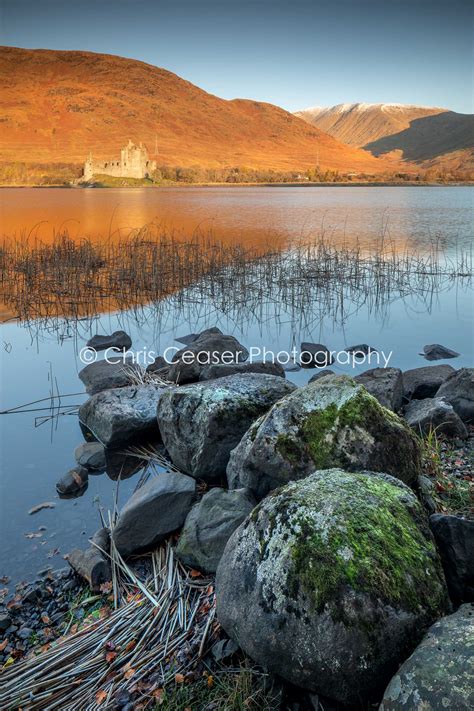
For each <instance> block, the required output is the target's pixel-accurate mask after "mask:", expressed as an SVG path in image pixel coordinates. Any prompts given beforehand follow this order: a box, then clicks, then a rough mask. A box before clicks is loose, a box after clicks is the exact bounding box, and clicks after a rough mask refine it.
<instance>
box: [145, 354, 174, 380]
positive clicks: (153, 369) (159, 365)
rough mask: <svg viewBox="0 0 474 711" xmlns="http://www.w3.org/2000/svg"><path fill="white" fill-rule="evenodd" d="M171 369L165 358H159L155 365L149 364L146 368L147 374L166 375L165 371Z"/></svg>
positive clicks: (156, 359) (154, 362)
mask: <svg viewBox="0 0 474 711" xmlns="http://www.w3.org/2000/svg"><path fill="white" fill-rule="evenodd" d="M168 368H169V363H167V361H166V359H165V358H163V356H157V357H156V358H155V360H154V361H153V363H149V364H148V365H147V367H146V372H147V373H161V374H163V375H164V373H165V371H167V370H168Z"/></svg>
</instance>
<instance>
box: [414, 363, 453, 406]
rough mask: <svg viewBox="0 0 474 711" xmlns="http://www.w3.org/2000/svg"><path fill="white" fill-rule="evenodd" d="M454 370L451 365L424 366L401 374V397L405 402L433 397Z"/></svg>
mask: <svg viewBox="0 0 474 711" xmlns="http://www.w3.org/2000/svg"><path fill="white" fill-rule="evenodd" d="M454 372H455V370H454V368H453V367H452V366H451V365H425V366H424V367H423V368H412V370H406V371H405V372H404V373H403V396H404V397H405V399H406V400H423V398H425V397H434V396H435V395H436V392H437V391H438V388H439V387H440V386H441V385H442V384H443V383H444V381H445V380H446V379H447V378H448V377H449V376H450V375H451V374H452V373H454Z"/></svg>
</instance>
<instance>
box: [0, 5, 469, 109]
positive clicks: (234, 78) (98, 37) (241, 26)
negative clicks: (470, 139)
mask: <svg viewBox="0 0 474 711" xmlns="http://www.w3.org/2000/svg"><path fill="white" fill-rule="evenodd" d="M470 5H471V3H470V2H468V1H467V0H443V1H441V0H332V1H330V0H312V1H310V0H291V1H290V0H287V1H286V2H283V1H282V0H271V1H270V0H260V1H259V0H254V1H253V2H250V1H248V0H236V1H235V2H229V1H228V0H221V1H220V2H217V1H215V0H195V1H194V2H189V0H182V1H179V0H174V2H169V1H168V0H153V1H151V0H93V1H92V0H80V2H78V3H72V2H68V1H67V0H34V1H32V0H0V13H1V14H0V30H1V43H2V44H6V45H12V46H19V47H35V48H36V47H42V48H50V49H83V50H90V51H93V52H106V53H110V54H118V55H122V56H126V57H132V58H134V59H141V60H143V61H145V62H149V63H150V64H155V65H157V66H160V67H164V68H166V69H169V70H171V71H173V72H175V73H176V74H178V75H179V76H181V77H183V78H184V79H188V80H189V81H191V82H193V83H194V84H197V85H198V86H200V87H201V88H203V89H205V90H206V91H209V92H211V93H213V94H217V95H218V96H221V97H223V98H228V99H231V98H235V97H245V98H253V99H258V100H261V101H269V102H271V103H274V104H278V105H279V106H282V107H284V108H286V109H288V110H290V111H294V110H297V109H300V108H305V107H307V106H312V105H323V106H326V105H332V104H338V103H343V102H353V101H364V102H395V103H413V104H423V105H430V106H442V107H446V108H450V109H453V110H455V111H461V112H464V113H471V112H472V111H473V90H472V66H473V65H472V59H473V56H472V49H473V46H472V39H471V38H472V29H473V27H472V17H473V16H472V10H470Z"/></svg>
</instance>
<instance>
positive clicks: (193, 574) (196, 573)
mask: <svg viewBox="0 0 474 711" xmlns="http://www.w3.org/2000/svg"><path fill="white" fill-rule="evenodd" d="M189 575H190V576H191V578H202V573H200V572H199V570H194V568H191V570H190V571H189Z"/></svg>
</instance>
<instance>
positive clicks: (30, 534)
mask: <svg viewBox="0 0 474 711" xmlns="http://www.w3.org/2000/svg"><path fill="white" fill-rule="evenodd" d="M25 538H41V533H36V532H35V533H25Z"/></svg>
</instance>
